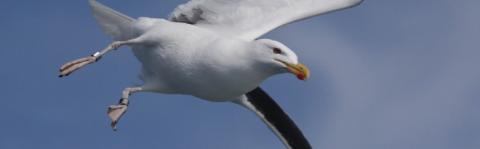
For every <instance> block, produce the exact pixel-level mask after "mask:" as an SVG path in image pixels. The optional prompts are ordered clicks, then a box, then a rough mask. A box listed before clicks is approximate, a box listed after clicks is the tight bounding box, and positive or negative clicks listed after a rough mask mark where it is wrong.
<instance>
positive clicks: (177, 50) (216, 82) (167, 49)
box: [133, 23, 268, 101]
mask: <svg viewBox="0 0 480 149" xmlns="http://www.w3.org/2000/svg"><path fill="white" fill-rule="evenodd" d="M170 25H171V23H164V24H159V25H158V27H157V28H154V29H153V30H150V31H149V32H148V33H147V34H146V35H145V39H146V40H151V41H154V43H159V44H154V45H149V46H145V45H139V46H133V52H134V54H135V56H136V57H137V58H138V59H139V61H140V62H141V63H142V65H143V72H142V79H143V80H144V82H145V87H146V88H147V89H149V90H152V91H155V92H161V93H173V94H188V95H193V96H196V97H199V98H203V99H207V100H211V101H227V100H233V99H234V98H236V97H239V96H241V95H243V94H245V93H247V92H249V91H251V90H253V89H255V88H256V87H258V85H259V84H260V83H261V82H262V81H263V80H264V79H266V77H268V76H265V75H262V74H258V72H257V71H255V70H254V64H253V63H252V61H250V60H249V59H248V57H247V55H245V53H242V52H232V51H229V50H233V49H231V48H235V47H237V48H239V47H238V46H236V44H237V42H238V41H236V40H233V39H223V38H218V35H216V34H212V33H210V32H208V31H203V30H199V29H198V28H195V27H190V26H185V25H183V26H182V25H181V24H177V25H176V26H175V27H172V26H170ZM220 40H221V41H220ZM237 51H238V50H237ZM241 51H243V50H241Z"/></svg>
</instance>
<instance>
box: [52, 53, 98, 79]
mask: <svg viewBox="0 0 480 149" xmlns="http://www.w3.org/2000/svg"><path fill="white" fill-rule="evenodd" d="M99 58H100V57H96V56H88V57H84V58H80V59H77V60H74V61H71V62H68V63H66V64H64V65H63V66H62V67H60V75H59V77H65V76H68V75H70V74H71V73H73V72H74V71H76V70H78V69H80V68H82V67H83V66H85V65H88V64H91V63H94V62H96V61H98V60H99Z"/></svg>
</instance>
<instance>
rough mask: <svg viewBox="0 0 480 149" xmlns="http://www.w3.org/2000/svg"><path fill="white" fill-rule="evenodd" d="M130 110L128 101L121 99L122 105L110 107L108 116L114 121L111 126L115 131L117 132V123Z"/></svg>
mask: <svg viewBox="0 0 480 149" xmlns="http://www.w3.org/2000/svg"><path fill="white" fill-rule="evenodd" d="M127 108H128V100H127V99H123V98H122V99H120V103H119V104H117V105H111V106H109V107H108V110H107V114H108V117H110V120H112V123H111V124H110V125H111V126H112V129H113V131H117V123H118V121H119V120H120V118H121V117H122V116H123V114H125V112H127Z"/></svg>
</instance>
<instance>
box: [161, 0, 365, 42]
mask: <svg viewBox="0 0 480 149" xmlns="http://www.w3.org/2000/svg"><path fill="white" fill-rule="evenodd" d="M362 1H363V0H191V1H189V2H188V3H186V4H183V5H180V6H178V7H177V8H176V9H175V11H174V12H173V13H172V14H171V15H170V20H172V21H176V22H184V23H189V24H195V25H197V26H201V27H204V28H208V29H212V30H215V31H217V32H220V33H224V34H227V35H231V36H236V37H240V38H243V39H249V40H253V39H256V38H258V37H260V36H262V35H263V34H265V33H268V32H269V31H271V30H273V29H275V28H277V27H279V26H282V25H285V24H288V23H291V22H295V21H298V20H302V19H306V18H309V17H313V16H316V15H320V14H324V13H328V12H331V11H335V10H340V9H344V8H349V7H353V6H355V5H357V4H359V3H360V2H362Z"/></svg>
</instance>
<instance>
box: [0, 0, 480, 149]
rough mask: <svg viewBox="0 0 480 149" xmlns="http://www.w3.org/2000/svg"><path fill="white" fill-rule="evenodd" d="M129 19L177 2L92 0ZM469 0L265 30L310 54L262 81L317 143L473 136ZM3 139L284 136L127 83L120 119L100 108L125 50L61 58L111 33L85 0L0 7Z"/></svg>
mask: <svg viewBox="0 0 480 149" xmlns="http://www.w3.org/2000/svg"><path fill="white" fill-rule="evenodd" d="M100 2H102V3H104V4H106V5H108V6H111V7H113V8H115V9H117V10H119V11H121V12H123V13H125V14H128V15H130V16H132V17H140V16H149V17H166V16H168V14H169V12H170V11H171V10H173V9H174V8H175V6H176V5H178V4H181V3H183V2H184V1H173V0H169V1H161V0H135V1H134V0H128V1H114V0H102V1H100ZM479 5H480V1H475V0H459V1H448V0H435V1H434V0H424V1H417V0H403V1H394V0H382V1H380V0H366V1H365V3H363V4H362V5H361V6H359V7H355V8H353V9H349V10H345V11H341V12H336V13H332V14H328V15H325V16H321V17H315V18H312V19H309V20H306V21H302V22H299V23H294V24H291V25H288V26H285V27H282V28H280V29H277V30H275V31H274V32H272V33H270V34H268V35H266V36H265V38H272V39H275V40H279V41H281V42H283V43H285V44H286V45H287V46H289V47H290V48H291V49H294V50H295V51H296V52H297V54H298V55H299V58H300V60H301V61H303V62H304V63H305V64H307V65H308V66H310V69H311V70H312V77H311V79H310V80H309V81H307V82H302V81H298V80H296V79H295V77H293V76H291V75H279V76H275V77H272V78H271V79H269V80H267V81H266V82H265V83H264V84H263V87H264V88H265V89H266V90H267V91H268V92H269V93H270V94H271V95H272V96H273V97H274V98H276V99H277V102H278V103H279V104H280V105H281V106H282V107H283V108H284V110H285V111H287V112H288V113H289V114H290V116H291V117H292V118H293V119H294V120H295V121H296V122H297V124H298V125H299V127H300V128H301V129H302V130H303V131H304V133H305V135H306V136H307V137H308V138H309V139H310V141H311V143H312V145H313V146H314V147H315V148H335V149H351V148H357V149H385V148H389V149H405V148H408V149H457V148H462V149H477V148H480V127H479V126H480V108H478V107H479V106H480V100H479V97H480V92H479V90H480V69H479V67H478V64H480V59H479V58H478V57H479V56H478V55H480V51H479V47H480V45H479V42H478V39H480V20H479V19H478V14H480V10H479V9H478V8H477V6H479ZM0 19H1V21H0V33H1V34H2V36H0V41H1V42H0V43H1V44H2V47H1V50H0V67H1V68H2V69H1V70H0V72H1V73H0V76H1V77H0V78H2V85H1V86H0V93H1V95H2V96H1V97H2V99H0V101H1V104H2V106H1V108H0V118H2V119H1V121H0V148H2V149H27V148H41V149H43V148H44V149H64V148H71V149H77V148H78V149H85V148H91V149H104V148H115V149H129V148H199V149H209V148H229V149H230V148H231V149H244V148H252V149H253V148H258V149H265V148H272V149H273V148H281V147H282V144H281V143H280V141H278V139H277V138H276V137H275V136H274V135H273V133H271V132H270V131H269V130H268V129H267V128H266V127H265V125H264V124H263V123H262V122H261V121H260V120H259V119H258V118H257V117H256V116H255V115H254V114H253V113H251V112H249V111H247V110H245V109H242V108H241V107H238V106H236V105H233V104H228V103H210V102H207V101H203V100H198V99H196V98H193V97H189V96H180V95H161V94H152V93H142V94H136V95H135V96H133V97H132V98H131V107H130V109H129V112H128V113H127V114H126V115H125V118H124V119H122V121H121V122H120V124H119V131H118V132H113V131H112V130H111V129H110V128H109V120H108V118H107V116H106V111H105V110H106V107H107V106H108V105H110V104H112V103H116V102H117V101H118V99H119V98H120V92H121V90H122V89H123V88H124V87H126V86H130V85H132V84H138V83H140V81H139V80H138V79H137V73H138V70H139V63H138V62H137V61H136V59H135V58H134V57H133V56H132V54H131V53H130V51H129V50H128V49H121V50H118V51H116V52H114V53H112V54H109V55H108V56H106V57H105V58H104V59H102V61H100V62H99V63H97V64H94V65H91V66H89V67H88V68H86V69H83V70H81V71H79V72H77V73H75V74H73V75H72V76H70V77H68V78H64V79H59V78H57V75H58V74H57V73H58V67H59V66H60V65H61V64H63V63H64V62H66V61H69V60H71V59H74V58H78V57H81V56H85V55H88V54H91V53H92V52H94V51H96V50H98V49H99V48H102V47H104V46H105V45H107V44H108V43H109V42H110V39H109V38H108V37H107V36H106V35H105V34H103V33H102V32H101V31H100V28H99V27H98V26H97V25H96V23H95V22H94V20H93V18H92V17H91V13H90V10H89V7H88V4H87V0H76V1H64V0H44V1H32V0H30V1H29V0H3V1H2V5H0Z"/></svg>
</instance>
